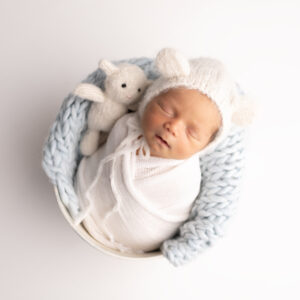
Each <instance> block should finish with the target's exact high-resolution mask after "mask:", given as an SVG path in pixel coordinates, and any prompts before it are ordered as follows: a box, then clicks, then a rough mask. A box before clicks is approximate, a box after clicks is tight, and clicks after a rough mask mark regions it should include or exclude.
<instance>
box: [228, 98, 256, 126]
mask: <svg viewBox="0 0 300 300" xmlns="http://www.w3.org/2000/svg"><path fill="white" fill-rule="evenodd" d="M258 110H259V105H258V103H257V102H256V101H254V99H253V98H252V97H251V96H249V95H241V96H240V97H239V101H237V103H236V107H235V111H234V112H233V115H232V122H233V123H235V124H236V125H238V126H241V127H245V126H247V125H250V124H251V123H252V122H253V121H254V119H255V117H256V116H257V114H258Z"/></svg>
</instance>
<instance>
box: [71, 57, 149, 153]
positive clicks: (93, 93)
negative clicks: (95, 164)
mask: <svg viewBox="0 0 300 300" xmlns="http://www.w3.org/2000/svg"><path fill="white" fill-rule="evenodd" d="M99 68H100V69H102V70H103V71H104V72H105V74H106V75H107V77H106V79H105V82H104V87H105V91H102V90H101V89H100V88H99V87H98V86H96V85H93V84H90V83H81V84H79V85H78V86H77V87H76V89H75V90H74V92H73V94H74V95H76V96H79V97H81V98H84V99H87V100H90V101H93V103H92V105H91V107H90V110H89V112H88V120H87V123H88V129H87V131H86V132H85V134H84V136H83V138H82V141H81V143H80V151H81V153H82V154H83V155H85V156H89V155H91V154H93V153H94V152H95V151H96V150H97V148H98V147H99V145H100V144H101V143H102V142H103V141H104V140H105V139H106V137H107V135H108V132H109V131H110V130H111V128H112V127H113V125H114V124H115V122H116V121H117V120H118V119H119V118H120V117H121V116H123V115H124V114H125V113H127V110H128V108H130V109H131V110H134V111H135V110H136V109H137V104H138V102H139V100H140V98H141V96H142V95H143V93H144V91H145V89H146V88H147V87H148V86H149V84H150V83H151V82H152V81H151V80H148V79H147V77H146V75H145V73H144V71H143V70H142V69H141V68H140V67H138V66H137V65H134V64H129V63H121V64H119V65H115V64H113V63H111V62H109V61H108V60H101V61H100V62H99Z"/></svg>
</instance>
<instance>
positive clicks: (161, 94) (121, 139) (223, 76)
mask: <svg viewBox="0 0 300 300" xmlns="http://www.w3.org/2000/svg"><path fill="white" fill-rule="evenodd" d="M155 66H156V68H157V70H158V71H159V73H160V77H158V79H156V80H155V81H154V82H153V83H152V84H151V86H150V87H149V88H148V89H147V90H146V92H145V95H144V96H143V98H142V100H141V102H140V104H139V107H138V111H137V112H133V113H128V114H126V115H124V116H123V117H121V118H120V119H119V120H118V121H117V122H116V123H115V125H114V126H113V128H112V130H111V131H110V133H109V136H108V138H107V141H106V143H105V144H104V145H102V146H100V148H99V149H98V150H97V151H96V152H95V153H94V154H93V155H91V156H90V157H84V158H83V159H82V160H81V162H80V164H79V167H78V171H77V175H76V180H75V189H76V193H77V195H78V198H79V201H80V206H81V208H82V214H81V215H80V217H79V219H80V220H79V221H82V224H83V225H84V227H85V228H86V230H87V231H88V232H89V233H90V235H91V236H93V237H94V238H95V239H96V240H98V241H99V242H101V243H102V244H104V245H105V246H107V247H109V248H112V249H117V250H119V251H121V252H127V253H144V252H149V251H153V250H157V249H159V247H160V245H161V244H162V242H163V241H164V240H166V239H169V238H171V237H172V236H173V235H174V234H175V233H176V232H177V230H178V228H179V227H180V225H181V224H183V223H184V222H185V221H186V220H187V219H188V217H189V212H190V210H191V207H192V205H193V202H194V200H195V198H196V197H197V195H198V194H199V191H200V183H201V170H200V165H199V158H200V156H202V155H204V154H206V153H207V152H209V151H212V150H213V149H214V148H215V147H216V146H217V145H218V144H219V143H220V142H221V141H222V140H223V139H224V138H225V137H226V136H227V134H228V132H229V131H230V129H231V126H232V124H231V121H232V120H234V118H233V117H234V110H235V108H236V107H237V105H236V103H237V102H238V101H239V100H238V93H237V92H236V86H235V84H234V81H233V80H232V79H231V77H230V76H229V74H228V72H227V71H226V69H225V67H224V66H223V65H222V63H220V62H219V61H217V60H214V59H210V58H197V59H192V60H187V59H186V58H185V57H184V56H182V55H181V54H180V53H179V52H178V51H176V50H174V49H169V48H165V49H163V50H161V51H160V52H159V53H158V55H157V57H156V60H155ZM238 117H239V116H237V115H235V119H236V120H238V119H239V118H238ZM236 123H238V122H236ZM77 221H78V220H77Z"/></svg>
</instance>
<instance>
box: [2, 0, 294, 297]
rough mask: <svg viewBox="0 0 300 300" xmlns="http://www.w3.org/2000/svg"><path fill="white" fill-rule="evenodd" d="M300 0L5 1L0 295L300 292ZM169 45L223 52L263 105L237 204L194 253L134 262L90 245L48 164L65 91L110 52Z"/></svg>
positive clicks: (122, 54)
mask: <svg viewBox="0 0 300 300" xmlns="http://www.w3.org/2000/svg"><path fill="white" fill-rule="evenodd" d="M299 10H300V3H299V1H291V0H285V1H275V0H273V1H233V0H230V1H190V0H186V1H179V0H173V1H171V0H167V1H158V0H154V1H151V2H150V1H138V0H135V1H133V0H131V1H129V0H128V1H116V0H110V1H74V0H73V1H71V0H63V1H46V0H44V1H38V0H28V1H8V0H2V1H1V2H0V36H1V56H0V79H1V85H0V89H1V96H2V97H1V103H2V109H1V119H0V120H1V127H0V128H1V135H2V147H1V157H2V162H1V175H0V176H1V177H0V183H1V192H2V194H1V209H2V214H1V219H0V220H1V221H0V225H1V226H0V231H1V232H0V237H1V238H0V245H1V256H0V282H1V284H0V285H1V287H0V298H1V299H5V300H9V299H31V300H35V299H43V300H44V299H47V300H48V299H49V300H50V299H51V300H52V299H64V300H65V299H72V300H75V299H110V300H114V299H151V300H152V299H164V300H165V299H189V300H190V299H206V300H207V299H222V300H229V299H230V300H234V299H238V300H240V299H243V300H248V299H255V300H258V299H272V300H274V299H289V300H291V299H299V298H300V291H299V288H298V287H297V284H298V285H299V283H300V282H299V269H300V262H299V252H300V246H299V232H298V230H299V225H300V218H299V209H300V205H299V201H300V197H299V184H298V179H299V170H300V169H299V168H300V160H299V152H300V146H299V140H298V138H299V130H300V123H299V118H298V114H299V101H300V100H299V69H300V68H299V67H300V60H299V53H300V45H299V33H300V32H299V28H300V22H299V18H298V16H299ZM165 46H172V47H177V48H178V49H180V50H182V51H183V52H184V53H186V54H187V55H188V56H191V57H192V56H202V55H208V56H212V57H217V58H219V59H221V60H223V61H224V62H225V63H226V64H227V65H228V67H230V70H231V71H232V73H233V74H234V76H235V77H236V78H237V80H238V81H239V82H240V83H241V85H242V87H244V88H245V89H246V90H249V91H251V92H252V93H254V94H255V95H256V97H257V99H258V100H259V101H260V102H261V103H262V113H261V114H260V117H259V118H258V120H257V122H256V124H255V125H254V126H252V127H251V130H250V132H249V133H250V135H249V146H248V161H247V169H246V173H245V177H244V185H243V194H242V198H241V201H240V204H239V208H238V213H237V215H236V217H235V218H234V220H233V221H232V223H231V226H230V227H229V230H228V235H227V237H226V238H224V239H222V240H220V241H219V242H218V243H217V244H216V246H215V247H214V248H212V249H210V250H209V251H207V252H206V253H204V254H202V255H200V256H199V257H198V259H197V260H195V261H194V262H192V263H190V264H188V265H185V266H184V267H181V268H174V267H173V266H172V265H171V264H169V263H168V262H167V260H164V259H151V260H149V262H147V261H143V262H132V261H126V260H121V259H117V258H114V257H110V256H107V255H105V254H102V253H100V252H99V251H97V250H95V249H93V248H92V247H91V246H90V245H88V244H87V243H86V242H84V241H83V240H82V239H81V238H80V237H79V236H78V235H77V234H76V233H75V232H74V231H73V229H72V228H71V227H70V226H69V225H68V223H67V222H66V220H64V218H63V216H62V214H61V212H60V210H59V208H58V205H57V203H56V200H55V195H54V192H53V188H52V186H51V185H50V183H49V181H48V179H47V178H46V176H45V174H44V173H43V171H42V169H41V158H42V145H43V143H44V139H45V138H46V136H47V133H48V129H49V127H50V125H51V124H52V122H53V121H54V119H55V116H56V114H57V112H58V110H59V107H60V105H61V102H62V100H63V98H64V97H65V96H66V95H67V94H68V93H69V92H70V91H71V90H73V88H74V87H75V86H76V84H78V83H79V82H80V80H82V79H83V78H84V77H85V76H86V75H87V74H89V73H91V72H92V71H93V70H94V69H95V68H96V67H97V64H98V61H99V59H101V58H107V59H123V58H130V57H136V56H152V57H153V56H154V55H155V54H156V53H157V51H158V50H159V49H160V48H161V47H165Z"/></svg>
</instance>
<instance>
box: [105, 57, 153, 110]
mask: <svg viewBox="0 0 300 300" xmlns="http://www.w3.org/2000/svg"><path fill="white" fill-rule="evenodd" d="M151 82H152V81H150V80H148V79H147V77H146V75H145V73H144V72H143V70H142V69H141V68H139V67H138V66H136V65H133V64H127V63H123V64H119V65H118V66H117V68H116V69H115V70H114V72H112V73H111V74H109V75H107V78H106V80H105V93H106V95H107V96H108V97H109V98H111V99H112V100H113V101H116V102H118V103H123V104H125V105H129V104H131V103H133V102H136V101H138V100H139V99H140V97H141V96H142V95H143V93H144V91H145V89H146V88H147V87H148V85H149V84H150V83H151Z"/></svg>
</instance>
